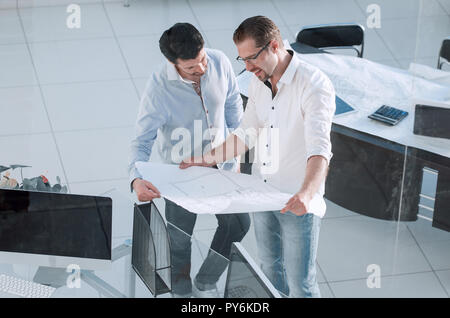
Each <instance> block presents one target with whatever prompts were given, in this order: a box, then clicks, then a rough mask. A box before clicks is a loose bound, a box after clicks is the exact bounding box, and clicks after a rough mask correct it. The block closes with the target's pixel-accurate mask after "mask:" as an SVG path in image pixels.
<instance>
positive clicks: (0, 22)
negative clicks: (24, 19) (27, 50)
mask: <svg viewBox="0 0 450 318" xmlns="http://www.w3.org/2000/svg"><path fill="white" fill-rule="evenodd" d="M24 42H25V37H24V35H23V30H22V26H21V25H20V19H19V16H18V14H17V10H1V11H0V44H12V43H24Z"/></svg>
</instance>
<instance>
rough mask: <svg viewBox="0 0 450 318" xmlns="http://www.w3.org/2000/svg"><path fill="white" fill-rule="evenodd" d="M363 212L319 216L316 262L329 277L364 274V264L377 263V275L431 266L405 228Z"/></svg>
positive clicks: (413, 270)
mask: <svg viewBox="0 0 450 318" xmlns="http://www.w3.org/2000/svg"><path fill="white" fill-rule="evenodd" d="M398 229H399V232H398V241H397V240H396V238H397V223H395V222H390V221H383V220H377V219H373V218H369V217H365V216H355V217H345V218H333V219H323V220H322V225H321V230H320V239H319V252H318V262H319V264H320V266H321V268H322V270H323V272H324V274H325V276H326V278H327V280H328V281H329V282H330V281H338V280H349V279H357V278H366V277H368V275H369V274H368V273H367V267H368V265H370V264H377V265H379V266H380V268H381V275H392V274H403V273H414V272H421V271H429V270H431V268H430V266H429V265H428V262H427V261H426V259H425V257H424V256H423V254H422V252H421V251H420V249H419V247H418V246H417V244H416V242H415V241H414V239H413V237H412V236H411V234H410V232H409V231H408V229H407V228H406V225H405V224H399V227H398Z"/></svg>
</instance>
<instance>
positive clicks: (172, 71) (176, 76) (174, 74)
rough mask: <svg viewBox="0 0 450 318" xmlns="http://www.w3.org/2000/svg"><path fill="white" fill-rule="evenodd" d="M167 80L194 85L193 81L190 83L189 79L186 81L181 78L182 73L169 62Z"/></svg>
mask: <svg viewBox="0 0 450 318" xmlns="http://www.w3.org/2000/svg"><path fill="white" fill-rule="evenodd" d="M166 64H167V79H168V80H169V81H182V82H185V83H188V84H193V83H194V82H193V81H190V80H188V79H184V78H182V77H181V75H180V73H178V71H177V68H176V67H175V64H172V63H170V62H169V61H167V63H166Z"/></svg>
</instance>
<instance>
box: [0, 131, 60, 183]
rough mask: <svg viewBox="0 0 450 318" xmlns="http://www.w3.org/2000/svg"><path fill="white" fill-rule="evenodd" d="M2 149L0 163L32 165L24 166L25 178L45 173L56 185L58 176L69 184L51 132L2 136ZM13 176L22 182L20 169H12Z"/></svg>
mask: <svg viewBox="0 0 450 318" xmlns="http://www.w3.org/2000/svg"><path fill="white" fill-rule="evenodd" d="M0 149H2V155H1V163H0V165H3V166H10V165H14V164H20V165H26V166H31V168H23V177H24V178H34V177H37V176H40V175H44V176H45V177H46V178H47V179H48V180H49V182H50V184H51V185H54V184H55V183H56V182H57V181H56V177H57V176H59V177H60V178H61V182H62V183H63V185H65V184H67V182H66V180H65V177H64V171H63V168H62V165H61V162H60V160H59V157H58V152H57V149H56V145H55V143H54V141H53V138H52V135H51V134H35V135H21V136H7V137H0ZM11 177H13V178H15V179H16V180H17V181H18V182H21V175H20V169H16V170H14V171H12V173H11Z"/></svg>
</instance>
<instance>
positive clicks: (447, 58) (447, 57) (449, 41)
mask: <svg viewBox="0 0 450 318" xmlns="http://www.w3.org/2000/svg"><path fill="white" fill-rule="evenodd" d="M445 63H450V37H448V38H446V39H444V41H442V46H441V50H440V52H439V58H438V65H437V68H438V69H440V70H441V69H442V65H444V64H445Z"/></svg>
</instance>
